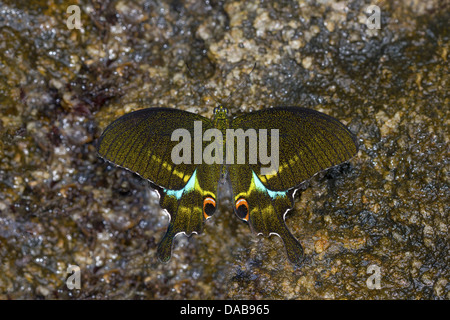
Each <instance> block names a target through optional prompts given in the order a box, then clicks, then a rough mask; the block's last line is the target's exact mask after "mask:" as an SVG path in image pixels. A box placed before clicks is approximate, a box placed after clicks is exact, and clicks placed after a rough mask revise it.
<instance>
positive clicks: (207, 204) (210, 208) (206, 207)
mask: <svg viewBox="0 0 450 320" xmlns="http://www.w3.org/2000/svg"><path fill="white" fill-rule="evenodd" d="M214 211H216V200H214V199H213V198H211V197H206V198H205V199H203V216H204V217H205V219H208V218H209V217H211V216H212V215H213V214H214Z"/></svg>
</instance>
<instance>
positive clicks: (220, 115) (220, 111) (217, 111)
mask: <svg viewBox="0 0 450 320" xmlns="http://www.w3.org/2000/svg"><path fill="white" fill-rule="evenodd" d="M214 117H215V118H216V119H226V118H227V117H228V109H227V108H225V107H224V106H223V105H221V104H220V105H218V106H217V107H215V108H214Z"/></svg>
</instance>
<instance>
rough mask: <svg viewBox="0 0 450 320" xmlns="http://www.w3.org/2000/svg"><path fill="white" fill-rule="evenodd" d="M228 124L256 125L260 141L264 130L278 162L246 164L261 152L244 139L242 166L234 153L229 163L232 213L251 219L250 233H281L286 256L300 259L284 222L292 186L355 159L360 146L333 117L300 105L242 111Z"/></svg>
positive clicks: (253, 126) (291, 258) (296, 261)
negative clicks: (232, 201) (232, 200)
mask: <svg viewBox="0 0 450 320" xmlns="http://www.w3.org/2000/svg"><path fill="white" fill-rule="evenodd" d="M231 127H232V128H233V129H238V128H242V129H243V130H248V129H255V130H256V131H257V132H258V133H259V140H260V141H261V131H260V130H259V129H266V130H267V131H266V133H267V141H266V144H267V146H273V147H274V148H268V147H267V146H266V148H267V149H271V150H272V151H275V152H274V153H276V154H275V155H272V154H271V155H270V158H271V160H273V161H272V162H278V163H277V164H278V165H276V166H275V168H272V165H273V163H271V164H270V165H268V163H266V162H264V163H262V162H261V161H260V160H261V159H260V158H258V159H257V161H256V163H249V155H252V154H253V155H255V154H258V151H259V156H261V145H256V144H254V145H253V146H252V145H251V144H250V143H249V142H248V141H247V144H246V146H247V147H246V148H245V159H246V161H247V162H246V164H238V162H237V160H238V159H237V152H235V154H234V164H229V165H228V173H229V179H230V181H231V185H232V188H233V196H234V201H235V204H236V205H235V212H236V214H237V215H238V217H240V218H241V219H244V220H246V221H248V222H249V224H250V226H251V228H252V229H253V231H254V232H256V233H258V234H263V235H266V236H268V235H270V234H277V235H279V236H280V237H281V239H282V240H283V242H284V244H285V247H286V250H287V254H288V258H289V260H290V261H292V262H293V263H299V261H300V259H301V256H302V252H303V250H302V247H301V245H300V243H299V242H298V241H297V239H295V237H294V236H292V234H291V233H290V232H289V230H288V229H287V227H286V225H285V222H284V216H285V214H286V213H287V211H289V210H290V209H291V208H292V207H293V194H294V192H295V189H296V187H298V186H299V185H300V184H301V183H302V182H303V181H304V180H306V179H308V178H310V177H312V176H313V175H315V174H316V173H318V172H320V171H322V170H325V169H327V168H329V167H332V166H335V165H338V164H340V163H342V162H345V161H347V160H349V159H350V158H351V157H353V156H354V155H355V154H356V152H357V150H358V145H357V141H356V137H355V136H354V135H353V134H352V133H351V132H350V131H349V130H348V129H347V128H346V127H345V126H344V125H343V124H342V123H340V122H339V121H338V120H336V119H334V118H333V117H330V116H328V115H325V114H323V113H320V112H317V111H314V110H310V109H306V108H298V107H280V108H272V109H264V110H260V111H256V112H252V113H248V114H244V115H242V116H239V117H236V118H235V119H233V121H232V124H231ZM273 130H274V131H273ZM277 132H278V136H277V134H276V133H277ZM228 143H229V141H227V144H228ZM277 156H278V157H277ZM227 163H228V162H227ZM263 168H264V169H265V170H261V169H263Z"/></svg>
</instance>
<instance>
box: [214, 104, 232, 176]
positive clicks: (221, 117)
mask: <svg viewBox="0 0 450 320" xmlns="http://www.w3.org/2000/svg"><path fill="white" fill-rule="evenodd" d="M213 124H214V128H216V129H219V130H220V131H221V132H222V137H223V150H226V136H227V135H226V130H227V129H229V128H230V119H229V117H228V109H227V108H225V107H224V106H222V105H219V106H218V107H216V108H214V116H213ZM224 160H225V159H224ZM225 175H226V167H225V166H223V167H222V172H221V176H222V178H223V177H225Z"/></svg>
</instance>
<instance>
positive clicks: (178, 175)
mask: <svg viewBox="0 0 450 320" xmlns="http://www.w3.org/2000/svg"><path fill="white" fill-rule="evenodd" d="M199 121H200V122H201V130H202V131H201V133H202V134H204V133H205V132H206V131H207V130H208V129H214V128H216V129H219V130H220V131H221V132H222V133H223V145H224V147H223V150H224V151H225V150H227V148H226V146H225V145H226V144H227V142H229V141H226V140H227V139H226V137H227V134H226V131H227V129H234V130H236V131H237V130H238V129H242V131H244V132H247V130H249V129H254V130H255V131H256V132H258V131H259V130H260V129H266V130H267V132H268V136H267V141H266V142H267V144H268V145H271V144H272V140H273V139H275V137H272V134H271V133H272V132H275V131H272V129H276V130H277V131H276V132H277V133H278V137H276V138H277V139H278V140H277V141H275V140H274V142H277V149H278V150H277V151H278V166H277V170H272V171H269V172H264V171H262V170H261V168H262V167H263V166H265V164H262V163H261V162H260V159H258V160H257V161H256V162H255V161H253V162H250V161H246V162H244V163H242V161H238V159H237V158H238V152H237V151H238V149H236V147H234V150H233V151H234V152H233V153H231V158H227V157H226V153H227V152H224V156H223V161H219V162H215V163H212V164H207V163H206V162H201V163H195V161H191V162H187V163H186V162H185V163H180V164H174V162H173V161H172V157H171V155H172V150H173V149H174V148H175V147H176V146H177V144H178V143H179V142H178V141H172V133H173V132H174V131H175V130H176V129H185V130H187V132H189V133H190V135H191V136H192V137H194V135H195V134H197V135H198V134H199V132H197V131H196V128H195V125H194V123H195V122H199ZM194 140H195V137H194ZM201 141H202V149H201V150H204V149H205V148H206V147H207V146H208V145H209V144H210V143H211V142H210V141H204V140H203V139H202V140H201ZM245 141H246V142H245V143H246V148H245V149H244V150H245V158H244V159H246V160H248V159H249V157H250V155H251V154H253V153H255V152H257V147H255V145H250V143H249V139H246V140H245ZM194 142H195V141H194ZM233 142H234V141H233ZM194 145H195V143H194V144H191V153H190V154H191V155H193V154H194V152H195V151H196V150H195V146H194ZM357 150H358V145H357V142H356V137H355V136H354V135H353V134H352V133H351V132H350V131H349V130H348V129H347V128H346V127H345V126H344V125H343V124H341V123H340V122H339V121H338V120H336V119H334V118H332V117H330V116H327V115H325V114H323V113H320V112H317V111H313V110H310V109H305V108H299V107H280V108H272V109H264V110H260V111H256V112H251V113H247V114H244V115H241V116H238V117H236V118H234V119H230V118H228V115H227V109H225V108H224V107H222V106H220V107H218V108H216V109H215V112H214V118H213V120H210V119H207V118H205V117H202V116H200V115H197V114H193V113H189V112H186V111H181V110H176V109H168V108H149V109H142V110H138V111H135V112H131V113H129V114H126V115H124V116H122V117H121V118H119V119H117V120H116V121H114V122H113V123H111V124H110V125H109V126H108V127H107V128H106V130H105V131H104V132H103V134H102V136H101V137H100V140H99V143H98V153H99V155H100V156H101V157H102V158H104V159H106V160H107V161H110V162H112V163H114V164H116V165H118V166H120V167H123V168H126V169H128V170H130V171H132V172H135V173H137V174H139V175H140V176H141V177H143V178H145V179H147V180H149V181H150V182H151V185H152V187H154V188H155V189H156V190H157V191H158V193H159V195H160V205H161V207H162V208H164V209H165V210H166V211H167V212H168V213H169V215H170V222H169V226H168V229H167V232H166V234H165V235H164V237H163V239H162V240H161V242H160V244H159V247H158V256H159V258H160V260H162V261H168V260H169V259H170V256H171V249H172V243H173V239H174V237H175V236H176V235H177V234H179V233H185V234H186V235H190V234H192V233H200V232H202V229H203V224H204V221H205V220H206V219H208V218H210V217H211V216H212V215H213V213H214V211H215V209H216V201H217V200H216V199H217V188H218V183H219V180H220V179H221V177H223V176H226V177H227V179H228V180H229V182H230V185H231V188H232V192H233V193H232V194H233V203H234V211H235V213H236V215H237V216H238V217H239V218H240V219H242V220H244V221H246V222H248V223H249V225H250V227H251V229H252V230H253V231H254V232H255V233H257V234H263V235H266V236H268V235H271V234H276V235H278V236H280V237H281V239H282V240H283V243H284V245H285V247H286V250H287V255H288V258H289V260H290V261H291V262H293V263H294V264H298V263H299V262H300V261H301V257H302V255H303V250H302V247H301V245H300V243H299V242H298V240H297V239H296V238H295V237H294V236H293V235H292V234H291V233H290V231H289V230H288V229H287V227H286V224H285V221H284V219H285V214H286V213H287V212H288V211H289V210H290V209H292V207H293V204H294V200H293V196H294V192H295V190H296V188H298V186H299V185H300V184H301V183H302V182H303V181H304V180H306V179H308V178H310V177H312V176H313V175H315V174H316V173H317V172H319V171H322V170H324V169H327V168H329V167H332V166H335V165H338V164H340V163H342V162H345V161H347V160H349V159H350V158H351V157H353V156H354V155H355V154H356V152H357Z"/></svg>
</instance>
